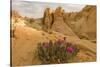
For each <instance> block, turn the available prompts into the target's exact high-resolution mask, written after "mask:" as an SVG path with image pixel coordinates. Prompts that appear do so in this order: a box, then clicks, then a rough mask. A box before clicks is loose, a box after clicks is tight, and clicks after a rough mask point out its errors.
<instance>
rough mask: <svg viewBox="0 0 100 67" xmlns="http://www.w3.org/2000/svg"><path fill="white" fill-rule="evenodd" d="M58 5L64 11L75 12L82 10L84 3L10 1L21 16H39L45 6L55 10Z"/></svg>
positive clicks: (41, 14)
mask: <svg viewBox="0 0 100 67" xmlns="http://www.w3.org/2000/svg"><path fill="white" fill-rule="evenodd" d="M58 6H61V7H62V8H63V9H64V10H65V12H76V11H80V10H82V8H83V7H84V6H85V5H79V4H62V3H46V2H34V1H24V0H23V1H20V0H13V1H12V10H16V11H18V12H19V13H20V14H21V15H22V16H28V17H33V18H41V17H42V16H43V12H44V10H45V8H47V7H50V8H51V10H55V9H56V8H57V7H58Z"/></svg>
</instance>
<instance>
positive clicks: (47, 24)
mask: <svg viewBox="0 0 100 67" xmlns="http://www.w3.org/2000/svg"><path fill="white" fill-rule="evenodd" d="M52 22H53V18H52V14H51V13H50V8H46V10H45V12H44V17H43V23H42V24H43V29H44V30H45V31H48V30H49V29H50V28H51V25H52Z"/></svg>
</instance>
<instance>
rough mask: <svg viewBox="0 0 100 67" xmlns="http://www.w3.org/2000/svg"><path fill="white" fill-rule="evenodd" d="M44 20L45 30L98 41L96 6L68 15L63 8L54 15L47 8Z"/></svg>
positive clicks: (86, 7)
mask: <svg viewBox="0 0 100 67" xmlns="http://www.w3.org/2000/svg"><path fill="white" fill-rule="evenodd" d="M43 20H44V21H43V25H44V26H43V27H45V29H48V28H49V29H52V30H55V31H57V32H60V33H63V34H65V35H71V36H78V37H79V38H81V39H88V40H91V41H96V6H91V5H88V6H85V7H84V8H83V10H81V11H79V12H68V13H67V12H65V11H64V10H63V9H62V8H61V7H58V8H57V9H56V10H55V11H54V12H52V13H50V9H49V8H47V9H46V10H45V12H44V18H43ZM65 23H66V24H65Z"/></svg>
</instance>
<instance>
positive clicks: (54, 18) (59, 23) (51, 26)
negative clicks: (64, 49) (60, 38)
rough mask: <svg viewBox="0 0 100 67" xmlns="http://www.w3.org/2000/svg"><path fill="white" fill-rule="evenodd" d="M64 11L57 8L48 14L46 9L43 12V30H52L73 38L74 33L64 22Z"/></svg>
mask: <svg viewBox="0 0 100 67" xmlns="http://www.w3.org/2000/svg"><path fill="white" fill-rule="evenodd" d="M63 16H64V10H63V9H62V8H61V7H58V8H57V9H56V10H55V11H54V12H52V13H50V10H49V9H48V8H47V9H46V10H45V12H44V18H43V28H45V29H47V30H54V31H56V32H60V33H62V34H65V35H69V36H75V37H77V36H76V35H75V33H74V32H73V31H72V30H71V29H70V27H68V26H67V25H66V23H65V22H64V17H63Z"/></svg>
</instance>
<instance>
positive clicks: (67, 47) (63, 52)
mask: <svg viewBox="0 0 100 67" xmlns="http://www.w3.org/2000/svg"><path fill="white" fill-rule="evenodd" d="M78 52H79V48H78V47H77V46H76V45H73V44H72V43H69V42H67V41H66V37H64V38H63V39H58V40H57V41H55V42H53V41H51V40H50V41H49V42H43V43H39V44H38V52H37V53H38V57H39V59H40V60H41V61H42V62H43V63H44V64H51V63H52V64H55V63H68V61H69V60H70V59H72V58H73V57H75V56H76V55H77V53H78Z"/></svg>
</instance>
